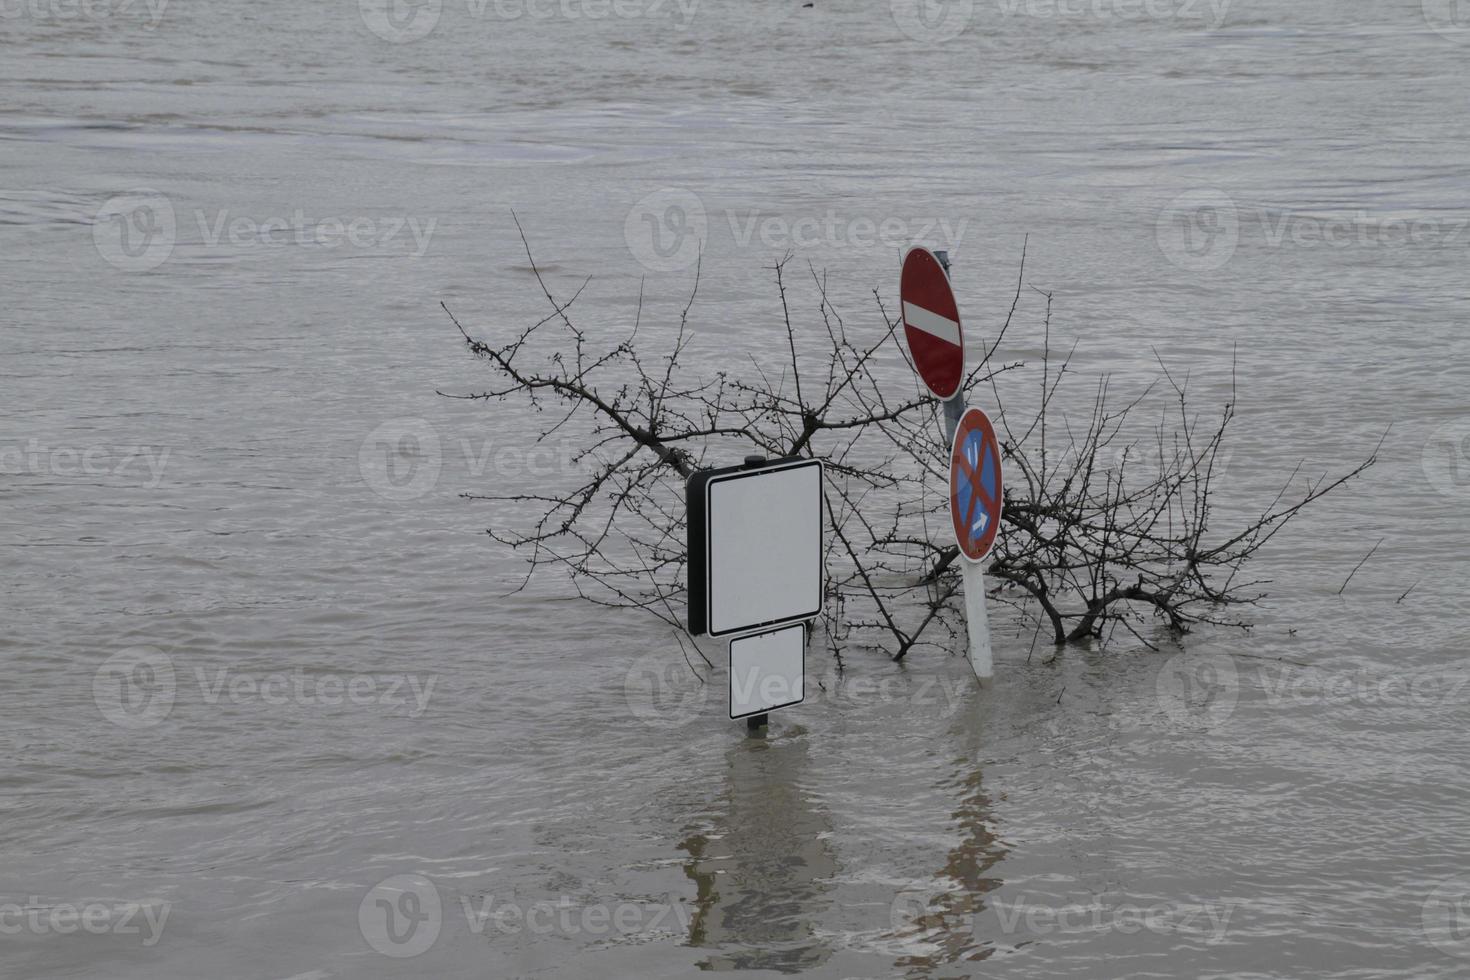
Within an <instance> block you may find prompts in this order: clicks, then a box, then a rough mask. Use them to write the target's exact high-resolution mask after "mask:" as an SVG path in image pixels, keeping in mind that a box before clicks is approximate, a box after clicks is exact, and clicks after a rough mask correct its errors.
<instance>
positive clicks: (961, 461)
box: [949, 408, 1003, 561]
mask: <svg viewBox="0 0 1470 980" xmlns="http://www.w3.org/2000/svg"><path fill="white" fill-rule="evenodd" d="M1002 485H1003V484H1002V482H1001V472H1000V443H999V442H998V441H997V440H996V438H995V428H994V427H993V426H992V425H991V424H990V418H989V417H988V416H987V415H986V414H985V413H984V412H982V411H981V410H980V409H978V408H967V409H965V414H964V415H962V416H960V421H959V424H958V425H956V426H955V430H954V444H953V446H952V447H951V448H950V454H949V510H950V515H951V516H952V517H953V518H954V534H955V541H956V543H958V544H959V546H960V553H961V554H963V555H964V556H965V557H966V558H968V559H970V560H971V561H981V560H983V559H984V558H985V556H986V555H988V554H990V550H991V548H992V547H994V546H995V533H996V531H997V530H999V528H1000V507H1001V487H1002Z"/></svg>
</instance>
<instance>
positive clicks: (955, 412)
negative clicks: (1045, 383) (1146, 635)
mask: <svg viewBox="0 0 1470 980" xmlns="http://www.w3.org/2000/svg"><path fill="white" fill-rule="evenodd" d="M934 254H935V256H936V257H937V258H938V259H939V264H940V265H942V266H943V267H944V274H945V275H946V276H949V277H950V278H953V276H952V275H951V273H950V265H949V252H948V251H940V252H935V253H934ZM963 414H965V400H964V399H963V398H962V397H960V393H959V392H956V393H955V396H954V397H953V398H951V399H950V400H949V401H947V402H945V403H944V437H945V440H946V441H948V442H949V443H951V444H953V442H954V430H955V427H956V426H957V425H959V421H960V416H961V415H963ZM959 562H960V586H961V591H962V592H963V593H964V596H965V629H966V631H967V632H968V633H969V635H970V668H971V669H972V670H974V671H975V676H976V677H977V678H979V679H981V680H988V679H989V678H990V677H991V676H993V675H994V674H995V662H994V658H993V656H992V655H991V652H990V616H989V615H988V614H987V613H986V610H985V571H984V569H983V568H982V566H981V565H980V563H978V562H972V561H967V560H965V557H964V556H963V555H961V556H960V557H959Z"/></svg>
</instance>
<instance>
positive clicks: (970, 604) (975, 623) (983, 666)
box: [960, 558, 995, 680]
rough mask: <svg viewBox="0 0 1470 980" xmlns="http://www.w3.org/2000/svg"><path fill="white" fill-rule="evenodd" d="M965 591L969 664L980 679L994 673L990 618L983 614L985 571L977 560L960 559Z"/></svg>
mask: <svg viewBox="0 0 1470 980" xmlns="http://www.w3.org/2000/svg"><path fill="white" fill-rule="evenodd" d="M960 565H961V566H962V567H961V569H960V575H961V576H962V581H963V582H964V591H965V628H966V629H968V630H969V632H970V666H971V667H972V668H974V670H975V676H976V677H979V678H981V679H982V680H984V679H987V678H989V677H990V676H991V675H992V674H994V673H995V666H994V663H993V662H992V660H991V656H990V619H989V617H988V616H987V615H986V614H985V572H984V571H982V568H981V565H980V563H979V562H973V561H966V560H965V559H963V558H961V559H960Z"/></svg>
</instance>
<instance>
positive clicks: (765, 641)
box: [730, 623, 806, 718]
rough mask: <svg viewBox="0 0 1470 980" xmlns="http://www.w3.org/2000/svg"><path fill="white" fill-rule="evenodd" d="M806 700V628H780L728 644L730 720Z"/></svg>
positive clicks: (800, 624) (798, 624)
mask: <svg viewBox="0 0 1470 980" xmlns="http://www.w3.org/2000/svg"><path fill="white" fill-rule="evenodd" d="M805 698H806V626H805V625H804V624H802V623H797V624H796V625H795V626H783V627H782V628H780V629H777V630H771V631H770V632H769V633H755V634H752V635H751V636H741V637H737V638H736V639H733V640H731V641H730V717H731V718H744V717H746V716H747V715H758V714H762V713H764V712H767V711H771V710H773V709H775V708H786V707H789V706H791V705H793V704H800V703H801V702H802V701H803V700H805Z"/></svg>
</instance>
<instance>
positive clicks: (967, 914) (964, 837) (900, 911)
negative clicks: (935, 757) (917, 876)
mask: <svg viewBox="0 0 1470 980" xmlns="http://www.w3.org/2000/svg"><path fill="white" fill-rule="evenodd" d="M957 722H958V725H959V726H960V728H961V729H970V728H973V727H975V726H978V725H979V719H978V717H977V716H976V715H975V714H974V713H973V712H968V711H961V712H960V713H959V715H958V716H957ZM955 734H956V735H957V736H958V738H957V739H956V740H957V741H959V740H962V739H963V737H964V735H965V734H966V733H965V732H964V731H963V730H962V731H957V732H955ZM977 735H978V733H975V735H972V739H971V740H972V741H973V742H978V737H976V736H977ZM979 754H980V753H979V749H978V747H976V748H975V749H974V750H973V751H972V752H970V753H968V754H967V755H963V756H960V757H959V758H958V759H956V760H955V766H954V775H953V778H952V779H949V780H946V782H945V787H946V788H950V787H953V788H954V789H955V790H957V791H958V792H957V796H958V803H957V805H956V807H955V810H954V813H953V819H954V824H955V829H956V830H957V831H958V832H959V838H960V839H959V843H957V844H956V845H955V846H954V847H953V848H952V849H951V850H950V852H949V857H948V860H947V861H945V864H944V867H943V868H942V869H940V870H939V871H938V872H937V873H936V874H935V876H934V877H935V882H934V884H933V885H932V886H930V887H929V888H928V889H927V890H921V892H920V893H919V894H916V895H913V896H912V901H908V902H906V899H905V897H903V896H901V897H900V899H899V902H898V903H896V904H895V906H894V919H895V925H896V926H898V928H899V937H900V938H902V939H904V940H907V941H910V942H914V943H916V944H918V945H920V946H922V947H927V949H926V951H925V952H923V953H914V954H912V955H909V956H905V957H902V958H900V959H899V960H898V961H897V962H896V963H895V966H896V967H898V968H899V969H902V970H907V971H909V972H911V973H912V974H913V975H916V976H929V975H931V973H932V971H934V970H935V969H937V968H939V967H940V966H942V965H944V964H946V963H956V962H960V961H962V960H968V961H975V960H983V959H986V958H987V957H989V956H990V954H991V953H992V952H994V948H993V947H991V946H983V947H982V946H981V943H980V939H979V936H978V935H977V932H978V928H977V921H978V919H979V916H980V913H981V912H982V911H983V910H984V909H985V902H984V901H983V899H982V896H984V895H985V894H986V893H987V892H991V891H994V890H995V889H996V888H999V887H1000V885H1001V879H1000V878H998V877H993V876H991V875H990V874H989V872H990V870H991V868H993V867H994V866H995V865H996V864H997V863H998V862H999V861H1000V860H1001V859H1002V858H1004V857H1005V855H1006V850H1005V848H1004V846H1003V845H1002V844H1001V841H1000V838H999V837H998V835H997V834H996V833H995V831H994V830H993V829H992V828H993V823H994V818H993V817H992V815H991V812H990V798H989V797H987V796H986V795H985V792H984V790H983V788H982V787H981V771H980V766H979V763H978V762H977V761H976V760H977V759H978V758H979Z"/></svg>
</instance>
